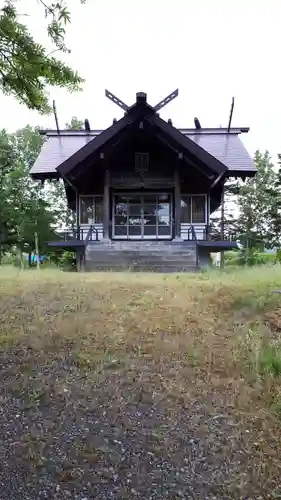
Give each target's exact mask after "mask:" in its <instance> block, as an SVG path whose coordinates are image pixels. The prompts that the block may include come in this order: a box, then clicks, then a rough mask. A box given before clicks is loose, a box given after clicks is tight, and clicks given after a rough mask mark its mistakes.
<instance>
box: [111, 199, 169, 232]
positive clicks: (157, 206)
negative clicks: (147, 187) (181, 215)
mask: <svg viewBox="0 0 281 500" xmlns="http://www.w3.org/2000/svg"><path fill="white" fill-rule="evenodd" d="M171 209H172V207H171V194H169V193H168V194H167V193H165V194H159V193H158V194H132V195H130V194H115V195H114V196H113V214H112V215H113V217H112V237H113V238H116V239H119V238H120V239H169V238H171V237H172V224H171V220H172V217H171Z"/></svg>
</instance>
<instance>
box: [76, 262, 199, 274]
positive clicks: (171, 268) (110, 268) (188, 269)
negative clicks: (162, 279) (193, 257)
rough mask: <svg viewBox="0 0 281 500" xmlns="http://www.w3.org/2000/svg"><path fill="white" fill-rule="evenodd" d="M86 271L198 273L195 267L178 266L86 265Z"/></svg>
mask: <svg viewBox="0 0 281 500" xmlns="http://www.w3.org/2000/svg"><path fill="white" fill-rule="evenodd" d="M85 269H86V271H95V272H98V271H100V272H110V271H113V272H119V271H120V272H122V271H123V272H124V271H130V272H155V273H182V272H198V271H199V268H198V267H197V266H192V265H190V266H187V265H184V266H179V265H164V264H163V265H158V266H157V265H153V266H149V265H133V266H129V267H128V266H121V265H115V266H110V265H104V266H103V265H93V263H91V265H89V264H88V265H86V268H85Z"/></svg>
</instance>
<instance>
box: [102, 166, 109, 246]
mask: <svg viewBox="0 0 281 500" xmlns="http://www.w3.org/2000/svg"><path fill="white" fill-rule="evenodd" d="M109 187H110V174H109V170H106V171H105V173H104V191H103V237H104V239H106V240H108V239H109V223H110V214H109V206H110V200H109Z"/></svg>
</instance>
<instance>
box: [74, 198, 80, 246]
mask: <svg viewBox="0 0 281 500" xmlns="http://www.w3.org/2000/svg"><path fill="white" fill-rule="evenodd" d="M79 222H80V199H79V194H78V193H77V192H76V228H75V229H76V237H79Z"/></svg>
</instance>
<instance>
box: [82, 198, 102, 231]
mask: <svg viewBox="0 0 281 500" xmlns="http://www.w3.org/2000/svg"><path fill="white" fill-rule="evenodd" d="M85 198H92V200H93V202H92V209H93V221H92V223H89V222H81V215H82V210H81V204H82V200H83V199H85ZM97 198H101V199H102V200H103V195H102V194H84V195H79V226H90V225H91V224H103V222H96V199H97Z"/></svg>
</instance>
